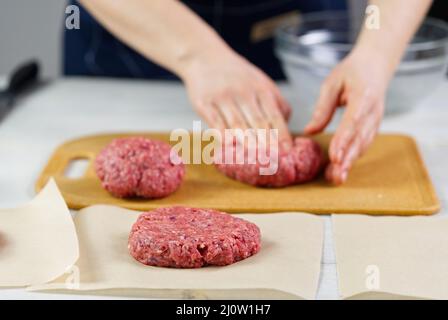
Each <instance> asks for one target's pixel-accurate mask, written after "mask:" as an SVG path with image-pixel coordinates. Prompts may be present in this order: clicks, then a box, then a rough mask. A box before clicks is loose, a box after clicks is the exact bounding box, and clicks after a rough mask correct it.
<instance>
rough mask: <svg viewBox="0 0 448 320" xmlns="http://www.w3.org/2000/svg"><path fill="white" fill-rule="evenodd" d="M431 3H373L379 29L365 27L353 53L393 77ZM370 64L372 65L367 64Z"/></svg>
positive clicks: (395, 0)
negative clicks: (377, 10)
mask: <svg viewBox="0 0 448 320" xmlns="http://www.w3.org/2000/svg"><path fill="white" fill-rule="evenodd" d="M431 2H432V1H431V0H406V1H403V0H370V1H369V3H370V4H371V5H375V6H377V8H378V9H379V18H380V24H379V29H374V28H373V29H369V28H367V27H366V26H365V25H364V26H363V28H362V31H361V33H360V35H359V37H358V41H357V44H356V46H355V49H354V50H353V52H355V53H360V54H359V56H364V57H366V59H371V57H372V56H374V57H375V61H376V62H378V63H381V64H383V65H384V67H385V68H384V69H385V70H387V76H388V77H392V75H393V73H394V71H395V69H396V67H397V66H398V64H399V63H400V60H401V57H402V55H403V53H404V51H405V49H406V46H407V44H408V43H409V41H410V40H411V39H412V36H413V35H414V33H415V31H416V30H417V28H418V27H419V25H420V24H421V22H422V20H423V18H424V17H425V14H426V12H427V10H428V8H429V6H430V4H431ZM366 63H369V61H366Z"/></svg>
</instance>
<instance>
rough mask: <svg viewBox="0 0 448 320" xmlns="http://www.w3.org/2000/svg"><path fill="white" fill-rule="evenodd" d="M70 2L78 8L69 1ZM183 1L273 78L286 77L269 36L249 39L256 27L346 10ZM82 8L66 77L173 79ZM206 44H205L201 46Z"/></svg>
mask: <svg viewBox="0 0 448 320" xmlns="http://www.w3.org/2000/svg"><path fill="white" fill-rule="evenodd" d="M71 2H72V3H73V4H78V3H77V2H76V1H73V0H72V1H71ZM183 2H184V3H185V4H186V5H187V6H189V7H190V8H191V9H192V10H193V11H195V12H196V13H197V14H198V15H199V16H201V17H202V19H204V20H205V21H207V23H209V24H210V25H211V26H212V27H213V28H214V29H215V30H216V31H217V32H218V33H219V34H220V35H221V36H222V37H223V39H224V40H225V41H226V42H227V43H228V44H229V45H230V46H231V47H232V48H233V49H234V50H235V51H237V52H239V53H240V54H241V55H243V56H245V57H246V58H247V59H248V60H249V61H251V62H252V63H254V64H255V65H257V66H258V67H259V68H261V69H262V70H264V71H265V72H266V73H267V74H268V75H270V76H271V77H272V78H274V79H283V78H284V74H283V72H282V70H281V67H280V64H279V61H278V60H277V58H276V57H275V55H274V51H273V39H272V37H268V38H266V39H262V40H260V41H254V40H253V39H252V38H251V35H253V29H254V26H255V25H256V24H257V23H260V22H262V21H266V20H267V19H269V18H272V17H276V16H280V15H283V14H285V13H288V12H293V11H297V10H298V11H300V12H302V13H304V12H311V11H320V10H344V9H346V2H345V1H344V0H308V1H305V0H186V1H183ZM78 5H79V4H78ZM79 6H80V5H79ZM80 9H81V22H80V29H79V30H67V29H66V31H65V36H64V73H65V74H66V75H86V76H107V77H126V78H150V79H176V77H175V76H174V75H173V74H171V73H170V72H168V71H167V70H165V69H163V68H161V67H159V66H157V65H156V64H154V63H152V62H151V61H149V60H148V59H146V58H144V57H143V56H142V55H140V54H139V53H137V52H136V51H134V50H133V49H131V48H129V47H128V46H127V45H125V44H123V43H122V42H121V41H119V40H117V39H116V38H115V37H114V36H113V35H112V34H110V33H109V32H108V31H107V30H105V29H104V28H103V27H102V26H101V25H100V24H99V23H98V22H96V21H95V20H94V19H93V18H92V16H90V15H89V13H88V12H87V11H86V10H84V9H83V8H82V7H81V6H80ZM154 45H157V44H154ZM204 45H205V46H206V45H207V44H206V43H204Z"/></svg>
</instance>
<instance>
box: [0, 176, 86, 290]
mask: <svg viewBox="0 0 448 320" xmlns="http://www.w3.org/2000/svg"><path fill="white" fill-rule="evenodd" d="M77 259H78V239H77V237H76V230H75V226H74V224H73V221H72V218H71V216H70V211H69V210H68V208H67V206H66V204H65V202H64V199H63V198H62V196H61V194H60V193H59V190H58V188H57V186H56V183H55V182H54V181H53V180H50V181H49V182H48V184H47V185H46V187H45V188H44V189H43V190H42V191H41V192H40V193H39V194H38V195H37V196H36V197H35V198H34V200H32V201H31V202H29V203H28V204H26V205H24V206H22V207H20V208H17V209H3V210H0V287H20V286H27V285H31V284H39V283H45V282H47V281H51V280H53V279H55V278H56V277H58V276H60V275H61V274H62V273H64V271H65V270H66V269H67V267H70V266H72V265H73V263H75V262H76V260H77Z"/></svg>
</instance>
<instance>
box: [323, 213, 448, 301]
mask: <svg viewBox="0 0 448 320" xmlns="http://www.w3.org/2000/svg"><path fill="white" fill-rule="evenodd" d="M332 220H333V226H334V236H335V249H336V261H337V269H338V278H339V290H340V293H341V295H342V297H343V298H355V299H356V298H362V299H369V298H372V299H373V298H375V299H378V298H384V299H388V298H391V299H400V298H417V299H420V298H423V299H448V219H446V218H437V217H409V218H403V217H371V216H358V215H346V216H336V215H333V217H332Z"/></svg>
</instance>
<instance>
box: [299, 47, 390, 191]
mask: <svg viewBox="0 0 448 320" xmlns="http://www.w3.org/2000/svg"><path fill="white" fill-rule="evenodd" d="M389 68H390V67H389V65H388V63H387V62H386V61H384V63H383V62H382V61H381V58H378V56H375V54H374V53H373V54H370V53H365V52H364V53H361V52H353V53H352V54H350V55H349V56H348V57H347V58H345V60H343V61H342V62H341V63H340V64H339V65H338V66H336V68H335V69H334V70H333V71H332V72H331V74H330V75H329V76H328V77H327V79H326V80H325V82H324V83H323V85H322V87H321V92H320V97H319V99H318V102H317V105H316V107H315V110H314V114H313V117H312V120H311V121H310V123H309V124H308V125H307V126H306V128H305V133H307V134H315V133H318V132H321V131H323V130H324V129H325V127H326V126H327V125H328V123H329V122H330V120H331V119H332V117H333V114H334V112H335V110H336V108H337V107H338V106H346V110H345V112H344V115H343V118H342V121H341V123H340V124H339V127H338V128H337V130H336V132H335V134H334V136H333V138H332V140H331V143H330V148H329V158H330V164H329V166H328V167H327V170H326V177H327V180H329V181H331V182H333V183H334V184H342V183H344V182H345V181H346V180H347V177H348V172H349V170H350V169H351V167H352V165H353V164H354V162H355V161H356V160H357V159H358V158H359V157H360V156H361V155H362V154H363V153H364V152H365V151H366V150H367V148H368V147H369V146H370V144H371V143H372V141H373V140H374V138H375V136H376V133H377V131H378V128H379V126H380V123H381V119H382V117H383V112H384V99H385V93H386V90H387V85H388V82H389V77H390V74H391V70H389Z"/></svg>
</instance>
